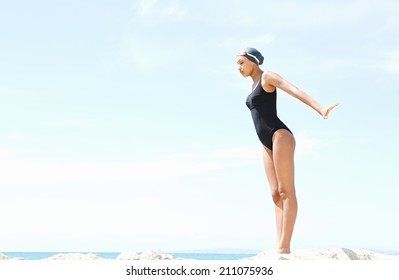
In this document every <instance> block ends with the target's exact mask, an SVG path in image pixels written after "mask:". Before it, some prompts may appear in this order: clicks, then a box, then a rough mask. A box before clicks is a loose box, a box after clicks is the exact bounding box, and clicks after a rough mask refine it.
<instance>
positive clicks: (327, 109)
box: [320, 102, 339, 119]
mask: <svg viewBox="0 0 399 280" xmlns="http://www.w3.org/2000/svg"><path fill="white" fill-rule="evenodd" d="M338 105H339V102H337V103H335V104H333V105H331V106H330V107H324V108H322V109H321V110H320V115H321V116H322V117H323V118H324V119H328V114H330V112H331V110H332V109H334V108H335V107H337V106H338Z"/></svg>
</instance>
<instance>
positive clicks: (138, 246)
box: [0, 0, 399, 251]
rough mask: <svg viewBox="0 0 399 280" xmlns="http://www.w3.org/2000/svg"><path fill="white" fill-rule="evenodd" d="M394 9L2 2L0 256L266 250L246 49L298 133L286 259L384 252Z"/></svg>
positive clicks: (351, 4) (384, 1)
mask: <svg viewBox="0 0 399 280" xmlns="http://www.w3.org/2000/svg"><path fill="white" fill-rule="evenodd" d="M398 14H399V4H398V3H397V2H396V1H389V0H381V1H378V2H375V1H371V0H366V1H364V0H362V1H313V0H308V1H301V2H300V3H299V2H296V1H287V0H285V1H277V0H275V1H261V0H258V1H255V0H254V1H247V0H246V1H241V0H237V1H227V0H223V1H208V0H206V1H179V0H175V1H173V0H165V1H156V0H151V1H144V0H143V1H133V0H130V1H128V0H118V1H105V0H103V1H94V0H85V1H77V0H70V1H66V0H65V1H64V0H58V1H45V0H38V1H34V2H32V1H26V0H19V1H2V2H1V4H0V34H1V36H0V190H1V195H0V213H1V214H0V217H1V225H2V226H1V230H0V251H127V250H136V251H141V250H148V249H153V250H160V251H174V250H189V249H207V248H245V249H255V250H272V249H274V245H275V229H274V213H273V211H274V210H273V204H272V201H271V198H270V194H269V187H268V185H267V181H266V176H265V175H264V171H263V167H262V160H261V153H260V145H259V141H258V139H257V137H256V134H255V130H254V128H253V124H252V120H251V116H250V112H249V110H248V109H247V107H246V106H245V99H246V95H247V94H248V93H249V91H250V87H251V81H250V80H249V79H243V78H242V77H241V75H240V74H239V73H238V72H237V70H236V65H235V56H236V54H237V52H238V51H240V50H241V49H243V48H244V47H247V46H253V47H256V48H258V49H259V50H260V51H261V52H262V53H263V55H264V56H265V64H264V67H263V69H264V70H271V71H274V72H277V73H279V74H280V75H282V76H283V77H285V78H286V79H287V80H289V81H290V82H292V83H293V84H295V85H296V86H298V87H300V88H302V89H304V90H305V91H307V92H308V93H309V94H310V95H312V96H313V97H314V98H315V99H316V100H318V101H319V102H320V103H322V104H324V105H329V104H332V103H334V102H336V101H339V102H341V105H340V106H339V107H337V108H336V109H335V111H333V112H332V114H331V116H330V118H329V119H328V120H327V121H326V120H323V119H322V118H321V117H320V116H318V114H317V113H316V112H314V111H312V109H310V108H309V107H307V106H306V105H304V104H302V103H301V102H300V101H298V100H295V99H294V98H292V97H291V96H289V95H287V94H285V93H284V92H279V95H278V111H279V116H280V118H281V119H282V120H283V121H284V122H285V123H286V124H287V125H288V127H290V129H291V130H292V131H293V132H294V135H295V136H296V138H297V153H296V187H297V193H298V199H299V215H298V220H297V226H296V229H295V233H294V238H293V243H292V246H293V249H295V248H297V249H306V248H329V247H352V248H368V249H379V250H396V251H399V242H398V238H397V237H398V236H399V227H398V225H397V222H396V218H395V217H396V215H397V213H398V212H399V206H398V205H399V204H398V203H397V198H398V196H399V189H398V187H399V184H398V182H397V180H398V176H397V172H398V163H397V158H398V157H399V152H398V149H397V147H396V146H395V145H396V144H395V143H396V139H398V137H399V131H398V128H397V127H398V126H397V120H398V118H397V116H396V114H395V112H396V110H397V104H398V102H399V98H398V95H397V93H398V89H399V86H398V83H397V81H398V76H399V37H398V36H397V30H399V20H398V18H397V15H398Z"/></svg>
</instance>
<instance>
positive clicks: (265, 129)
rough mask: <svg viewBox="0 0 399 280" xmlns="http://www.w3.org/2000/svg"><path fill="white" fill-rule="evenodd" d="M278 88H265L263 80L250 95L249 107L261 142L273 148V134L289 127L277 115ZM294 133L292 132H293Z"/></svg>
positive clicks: (247, 102) (248, 99)
mask: <svg viewBox="0 0 399 280" xmlns="http://www.w3.org/2000/svg"><path fill="white" fill-rule="evenodd" d="M276 102H277V89H275V90H274V91H273V92H267V91H265V90H264V89H263V87H262V85H261V82H259V83H258V85H257V86H256V87H255V88H254V90H253V91H252V93H251V94H250V95H248V97H247V100H246V105H247V107H248V108H249V109H250V110H251V115H252V120H253V122H254V125H255V129H256V133H257V134H258V137H259V140H260V142H261V143H262V144H263V145H264V146H266V147H267V148H269V149H270V150H273V141H272V139H273V134H274V132H276V131H277V130H279V129H286V130H288V131H289V132H291V130H289V128H288V127H287V126H286V125H285V124H284V123H283V122H282V121H281V120H280V119H279V118H278V116H277V108H276ZM291 133H292V132H291Z"/></svg>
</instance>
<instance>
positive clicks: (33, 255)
mask: <svg viewBox="0 0 399 280" xmlns="http://www.w3.org/2000/svg"><path fill="white" fill-rule="evenodd" d="M71 253H81V254H88V253H93V254H96V255H99V256H100V257H102V258H103V259H111V260H112V259H116V258H117V257H118V255H119V254H120V252H117V253H116V252H111V253H110V252H2V254H4V255H6V256H7V257H9V258H10V259H13V258H23V259H24V260H41V259H45V258H48V257H51V256H54V255H57V254H71ZM138 254H140V252H139V253H138ZM163 254H171V255H173V256H175V257H176V258H183V259H193V260H239V259H243V258H249V257H252V256H255V254H207V253H163Z"/></svg>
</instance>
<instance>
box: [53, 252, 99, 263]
mask: <svg viewBox="0 0 399 280" xmlns="http://www.w3.org/2000/svg"><path fill="white" fill-rule="evenodd" d="M45 260H51V261H53V260H56V261H58V260H103V258H101V257H100V256H98V255H95V254H78V253H76V254H58V255H54V256H51V257H48V258H46V259H45Z"/></svg>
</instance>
